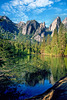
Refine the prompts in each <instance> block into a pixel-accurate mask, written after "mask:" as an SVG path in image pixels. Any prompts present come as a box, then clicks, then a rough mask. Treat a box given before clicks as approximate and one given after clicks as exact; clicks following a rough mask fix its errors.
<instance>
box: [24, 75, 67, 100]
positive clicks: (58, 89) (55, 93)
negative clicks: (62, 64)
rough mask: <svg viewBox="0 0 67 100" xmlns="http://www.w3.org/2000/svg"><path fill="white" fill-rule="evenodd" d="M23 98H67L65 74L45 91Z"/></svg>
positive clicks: (66, 78) (33, 99)
mask: <svg viewBox="0 0 67 100" xmlns="http://www.w3.org/2000/svg"><path fill="white" fill-rule="evenodd" d="M25 100H67V76H65V77H63V78H61V79H60V80H59V81H58V82H56V83H55V84H54V85H53V86H52V87H51V88H50V89H48V90H47V91H46V92H45V93H43V94H41V95H38V96H35V97H33V98H30V99H25Z"/></svg>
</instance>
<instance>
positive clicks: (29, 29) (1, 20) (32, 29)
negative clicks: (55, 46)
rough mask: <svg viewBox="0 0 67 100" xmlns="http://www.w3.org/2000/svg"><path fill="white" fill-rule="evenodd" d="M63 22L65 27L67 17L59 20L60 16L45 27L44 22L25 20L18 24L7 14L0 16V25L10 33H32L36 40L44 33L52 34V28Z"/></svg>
mask: <svg viewBox="0 0 67 100" xmlns="http://www.w3.org/2000/svg"><path fill="white" fill-rule="evenodd" d="M61 23H63V24H64V26H65V28H67V18H65V19H64V20H63V21H62V22H61V18H60V17H57V18H56V19H55V20H54V21H53V22H52V23H51V25H50V26H49V28H47V27H46V25H45V22H44V23H38V22H37V21H36V20H31V21H27V22H26V23H24V22H20V23H18V24H15V23H13V22H12V21H11V20H10V19H9V18H8V17H7V16H0V26H1V27H2V28H3V29H4V30H5V31H9V32H11V33H15V32H16V33H17V34H18V33H19V32H20V30H21V33H22V34H23V35H31V34H32V35H33V36H32V38H33V39H34V40H36V41H38V42H40V41H42V40H43V37H44V35H45V36H46V35H48V34H50V35H51V36H53V33H54V29H55V28H57V31H58V29H59V26H60V24H61Z"/></svg>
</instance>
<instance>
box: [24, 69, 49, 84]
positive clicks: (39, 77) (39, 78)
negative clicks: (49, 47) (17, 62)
mask: <svg viewBox="0 0 67 100" xmlns="http://www.w3.org/2000/svg"><path fill="white" fill-rule="evenodd" d="M48 76H49V77H50V72H48V71H46V70H40V71H37V72H35V73H27V74H26V75H25V81H26V83H27V84H28V85H30V86H34V85H36V84H37V83H42V84H43V83H44V80H45V79H48Z"/></svg>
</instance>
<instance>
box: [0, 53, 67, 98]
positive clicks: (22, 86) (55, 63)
mask: <svg viewBox="0 0 67 100" xmlns="http://www.w3.org/2000/svg"><path fill="white" fill-rule="evenodd" d="M0 73H1V74H2V73H4V75H5V76H8V78H9V79H10V82H7V81H6V82H7V84H6V82H5V84H6V88H5V89H4V90H3V92H2V91H0V92H1V95H0V99H3V98H4V97H5V98H6V100H24V99H26V98H30V97H33V96H36V95H39V94H42V93H44V92H45V91H46V90H47V89H49V88H50V87H52V85H53V84H54V83H55V82H56V81H58V80H59V79H60V78H61V77H63V76H65V75H66V74H67V58H61V57H50V56H41V55H31V56H26V57H22V58H20V57H18V58H6V60H5V64H3V65H1V67H0Z"/></svg>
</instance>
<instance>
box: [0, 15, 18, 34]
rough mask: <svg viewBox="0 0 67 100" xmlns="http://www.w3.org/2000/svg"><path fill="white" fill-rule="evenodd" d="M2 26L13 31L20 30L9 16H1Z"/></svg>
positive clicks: (0, 23)
mask: <svg viewBox="0 0 67 100" xmlns="http://www.w3.org/2000/svg"><path fill="white" fill-rule="evenodd" d="M0 26H1V27H2V28H3V29H4V30H5V31H9V32H11V33H15V32H17V33H18V32H19V30H18V28H17V26H16V24H15V23H13V22H12V21H11V20H10V19H9V18H8V17H6V16H0Z"/></svg>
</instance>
